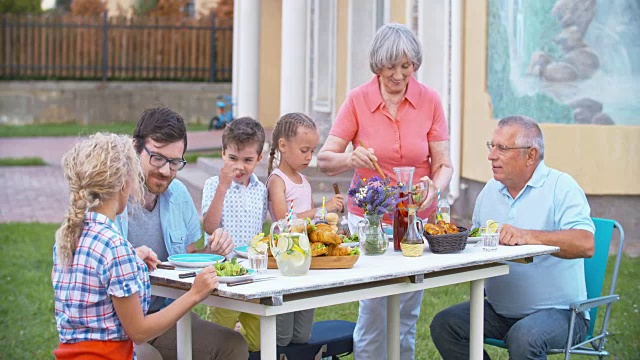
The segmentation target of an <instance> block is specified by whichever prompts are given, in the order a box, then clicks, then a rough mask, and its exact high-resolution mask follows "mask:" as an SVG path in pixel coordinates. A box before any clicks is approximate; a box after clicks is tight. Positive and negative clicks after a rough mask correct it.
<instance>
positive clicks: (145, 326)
mask: <svg viewBox="0 0 640 360" xmlns="http://www.w3.org/2000/svg"><path fill="white" fill-rule="evenodd" d="M62 166H63V168H64V174H65V178H66V179H67V181H68V184H69V192H70V204H69V209H68V210H67V212H66V214H65V216H64V220H63V222H62V225H61V226H60V228H59V229H58V230H57V231H56V235H55V237H56V243H55V245H54V246H53V270H52V274H51V278H52V282H53V288H54V293H55V317H56V325H57V328H58V333H59V338H60V345H59V346H58V348H57V349H55V350H54V355H55V356H56V358H57V359H77V358H97V357H100V358H102V359H132V358H133V357H134V349H133V342H136V343H143V342H145V341H147V340H148V339H150V338H153V337H155V336H158V335H160V334H162V333H163V332H164V331H166V330H167V329H168V328H169V327H171V326H172V325H173V324H175V323H176V321H177V320H178V319H179V318H180V317H181V316H182V315H184V314H185V313H186V312H187V311H189V309H191V307H193V306H194V305H195V304H197V303H198V302H199V301H200V300H202V299H203V298H204V297H205V296H207V294H208V293H210V292H211V291H212V290H213V289H215V287H216V286H217V284H218V279H217V278H216V276H215V270H214V269H213V267H209V268H207V269H205V270H203V271H202V272H201V273H200V274H198V276H197V277H196V279H195V281H194V285H193V287H192V289H191V290H190V291H189V292H188V293H187V294H185V295H183V296H182V297H181V298H180V299H178V300H176V301H175V302H173V303H172V304H171V305H170V306H168V307H167V308H166V309H165V310H162V311H160V312H158V313H156V314H153V315H150V316H145V312H146V310H147V308H148V306H149V299H150V284H149V273H148V267H147V266H150V267H151V268H152V269H153V268H155V265H156V264H157V262H158V260H157V257H156V256H155V254H154V253H153V252H152V251H151V250H149V249H148V248H146V247H145V248H140V249H138V250H136V249H134V248H133V247H132V246H131V244H130V243H129V242H128V241H126V240H124V239H123V238H122V236H121V235H120V232H119V230H118V228H117V227H116V226H115V223H114V219H115V217H116V215H117V214H120V213H122V211H124V209H125V206H126V204H127V200H128V199H129V197H132V198H133V199H134V200H137V201H140V199H142V192H143V184H144V179H143V175H142V174H143V173H142V168H141V166H140V161H139V159H138V156H137V154H136V153H135V150H134V147H133V144H132V141H131V139H130V138H128V137H125V136H121V135H115V134H107V133H98V134H95V135H92V136H90V137H89V138H87V139H86V140H83V141H82V142H80V143H78V144H77V145H75V146H74V147H73V148H72V149H71V150H70V151H69V152H67V153H66V154H65V155H64V157H63V159H62ZM145 262H146V263H145Z"/></svg>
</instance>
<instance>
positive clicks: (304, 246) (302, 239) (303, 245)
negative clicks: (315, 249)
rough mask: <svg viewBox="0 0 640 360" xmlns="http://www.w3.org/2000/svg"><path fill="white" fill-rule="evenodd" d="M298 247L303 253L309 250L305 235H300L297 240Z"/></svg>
mask: <svg viewBox="0 0 640 360" xmlns="http://www.w3.org/2000/svg"><path fill="white" fill-rule="evenodd" d="M298 245H300V247H301V248H302V249H303V250H305V251H306V250H309V247H310V245H309V238H308V237H307V236H306V235H304V234H301V235H300V237H299V238H298Z"/></svg>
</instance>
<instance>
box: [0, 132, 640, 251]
mask: <svg viewBox="0 0 640 360" xmlns="http://www.w3.org/2000/svg"><path fill="white" fill-rule="evenodd" d="M270 138H271V132H270V131H269V132H268V133H267V141H268V140H269V139H270ZM79 140H80V137H38V138H7V139H3V138H0V158H7V157H13V158H22V157H40V158H42V159H43V160H45V161H46V162H47V164H49V165H47V166H34V167H29V166H18V167H2V168H1V170H0V223H5V222H44V223H59V222H61V221H62V217H63V215H64V212H65V211H66V209H67V205H68V203H69V195H68V189H67V186H66V182H65V180H64V174H63V171H62V168H61V167H60V160H61V158H62V155H63V154H64V153H65V152H66V151H67V150H68V149H70V148H71V147H72V146H73V145H74V144H75V143H77V142H78V141H79ZM187 141H188V148H189V151H198V150H206V149H216V148H222V131H221V130H216V131H200V132H190V133H189V134H188V140H187ZM188 168H189V169H188V171H187V168H185V170H183V171H181V172H179V173H178V178H179V179H181V180H182V181H183V182H184V183H185V184H186V185H187V188H188V189H189V191H190V193H191V196H192V197H193V199H194V202H195V204H196V208H197V209H198V212H199V211H200V204H201V201H202V200H201V199H202V186H203V185H204V181H203V180H202V179H206V178H208V177H209V176H212V175H213V174H212V173H211V172H212V170H211V169H210V168H208V167H206V166H205V167H203V166H200V167H199V166H197V165H196V164H189V166H188ZM332 181H333V179H332ZM317 182H318V183H319V182H320V181H317ZM325 187H327V186H325ZM318 190H319V191H318ZM324 191H327V192H326V195H327V196H330V195H331V190H330V189H316V190H314V196H316V195H317V196H320V197H321V196H323V195H325V193H324ZM630 235H631V234H627V241H626V244H625V252H626V253H627V254H629V255H631V256H640V241H638V239H637V237H635V236H634V238H633V239H631V236H630Z"/></svg>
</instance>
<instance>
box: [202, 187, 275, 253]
mask: <svg viewBox="0 0 640 360" xmlns="http://www.w3.org/2000/svg"><path fill="white" fill-rule="evenodd" d="M218 184H220V178H219V177H218V176H214V177H212V178H209V179H208V180H207V181H206V182H205V183H204V188H203V189H202V216H203V217H204V215H205V213H206V212H207V210H208V209H209V205H210V204H211V201H212V200H213V197H214V195H215V194H216V189H217V188H218ZM266 218H267V187H266V186H265V185H264V184H263V183H262V182H260V180H259V179H258V177H257V176H256V174H251V177H250V178H249V184H248V185H247V186H244V185H242V184H239V183H237V182H235V181H234V182H232V183H231V186H230V187H229V189H227V193H226V194H225V196H224V205H223V207H222V218H221V219H220V227H222V228H223V229H225V230H227V232H228V233H229V236H231V240H233V243H234V245H235V246H243V245H248V244H249V242H250V241H251V238H253V237H254V236H255V235H257V234H258V233H260V232H262V223H263V222H264V220H265V219H266Z"/></svg>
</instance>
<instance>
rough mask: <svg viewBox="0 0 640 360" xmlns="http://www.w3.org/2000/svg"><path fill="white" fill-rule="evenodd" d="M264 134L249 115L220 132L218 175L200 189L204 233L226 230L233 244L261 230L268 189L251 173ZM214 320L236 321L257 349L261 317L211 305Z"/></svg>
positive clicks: (232, 324)
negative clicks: (219, 165) (221, 160)
mask: <svg viewBox="0 0 640 360" xmlns="http://www.w3.org/2000/svg"><path fill="white" fill-rule="evenodd" d="M264 141H265V134H264V129H263V128H262V125H260V123H259V122H258V121H256V120H254V119H252V118H250V117H243V118H239V119H236V120H233V121H232V122H231V123H230V124H229V125H227V126H226V127H225V129H224V132H223V133H222V159H223V160H224V166H223V167H222V169H220V175H219V176H214V177H212V178H210V179H208V180H207V181H206V182H205V184H204V189H203V191H202V222H203V225H204V230H205V232H206V233H207V234H211V233H212V232H213V231H215V230H216V229H218V228H223V229H225V230H226V231H227V232H228V233H229V235H230V236H231V239H232V240H233V242H234V245H235V246H243V245H248V244H249V242H250V241H251V238H252V237H253V236H255V235H257V234H258V233H260V232H262V223H263V222H264V220H265V219H266V216H267V188H266V186H265V185H264V184H263V183H261V182H260V180H258V177H257V176H256V175H255V174H254V173H253V171H254V169H255V168H256V166H257V165H258V163H259V162H260V160H262V148H263V146H264ZM212 311H213V321H214V322H215V323H217V324H219V325H222V326H225V327H228V328H231V329H233V328H234V327H235V325H236V322H237V321H238V320H239V321H240V324H241V325H242V327H241V329H240V332H241V333H242V335H243V336H244V337H245V339H246V340H247V343H248V344H249V350H250V351H257V350H259V349H260V317H259V316H255V315H251V314H246V313H240V312H238V311H232V310H225V309H218V308H212Z"/></svg>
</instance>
